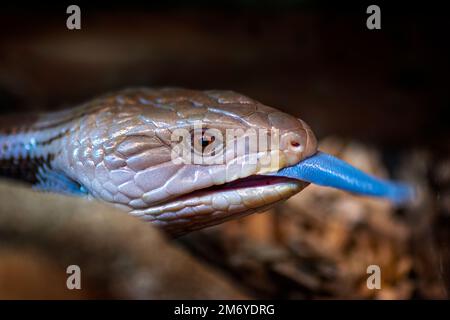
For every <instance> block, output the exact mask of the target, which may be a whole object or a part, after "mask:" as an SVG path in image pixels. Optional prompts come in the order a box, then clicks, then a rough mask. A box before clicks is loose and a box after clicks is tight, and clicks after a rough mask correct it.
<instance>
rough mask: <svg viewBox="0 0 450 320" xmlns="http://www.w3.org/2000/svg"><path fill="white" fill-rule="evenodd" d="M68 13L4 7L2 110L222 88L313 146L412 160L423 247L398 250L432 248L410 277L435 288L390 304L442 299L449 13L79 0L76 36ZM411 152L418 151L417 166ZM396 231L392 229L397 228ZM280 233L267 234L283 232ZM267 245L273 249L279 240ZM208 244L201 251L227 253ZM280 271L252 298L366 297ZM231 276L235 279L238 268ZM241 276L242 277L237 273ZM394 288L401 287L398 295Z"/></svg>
mask: <svg viewBox="0 0 450 320" xmlns="http://www.w3.org/2000/svg"><path fill="white" fill-rule="evenodd" d="M70 4H72V3H67V4H65V3H58V4H52V5H50V4H42V3H40V4H36V3H34V4H28V5H26V6H25V5H23V6H22V5H21V4H2V9H1V11H0V106H1V112H2V113H14V112H25V111H27V112H28V111H29V112H36V111H42V110H54V109H59V108H64V107H69V106H73V105H75V104H77V103H81V102H83V101H86V100H89V99H91V98H92V97H94V96H95V95H98V94H102V93H105V92H108V91H112V90H115V89H120V88H123V87H130V86H158V87H159V86H180V87H188V88H192V89H202V90H203V89H229V90H235V91H238V92H240V93H243V94H246V95H248V96H250V97H252V98H255V99H257V100H259V101H261V102H263V103H264V104H267V105H270V106H274V107H277V108H279V109H282V110H284V111H286V112H288V113H290V114H293V115H296V116H298V117H301V118H302V119H303V120H305V121H306V122H308V123H309V124H310V125H311V127H312V128H313V130H314V131H315V133H316V135H317V136H318V138H319V139H325V138H327V137H329V136H333V137H338V139H340V140H339V141H340V143H341V145H345V144H347V143H348V141H358V143H362V144H363V145H368V146H370V147H374V148H376V150H377V152H378V154H379V156H380V157H381V159H382V162H381V164H382V166H384V167H386V168H387V170H388V172H390V173H393V172H396V170H397V169H398V161H397V160H396V159H399V158H402V159H405V158H406V159H411V160H410V161H409V162H411V163H412V162H414V164H415V165H416V166H415V167H414V168H415V169H414V168H413V169H411V170H413V171H414V170H416V171H417V170H419V171H420V170H421V171H420V172H421V177H422V180H421V181H422V182H423V184H424V185H426V188H427V192H428V199H431V200H429V201H428V202H427V203H426V205H425V208H426V209H423V208H424V207H421V208H422V209H423V212H427V217H428V218H427V220H426V221H427V223H428V224H427V226H430V229H427V230H428V231H427V232H426V234H427V235H428V236H429V237H430V239H431V240H429V241H431V242H427V241H428V240H427V241H421V239H423V238H421V237H422V236H423V232H421V231H420V232H419V233H418V235H416V236H415V237H414V236H411V237H409V236H408V237H406V236H405V237H406V238H407V240H405V241H406V243H407V249H404V248H403V245H404V244H403V242H402V244H401V246H400V247H401V248H402V249H398V250H400V251H399V252H400V253H399V255H400V256H401V255H402V254H403V253H404V252H407V253H408V254H412V253H411V252H414V250H412V249H411V248H417V245H418V243H420V242H422V243H426V246H425V247H424V248H422V249H420V250H419V249H418V251H420V253H419V254H418V255H419V256H420V257H419V258H417V255H416V256H415V258H414V254H412V255H413V260H414V259H416V260H417V259H419V260H420V261H421V262H420V263H423V261H425V262H426V261H428V262H429V264H430V265H426V263H428V262H426V263H425V265H421V266H420V267H417V265H415V264H414V263H413V264H412V266H411V268H410V269H408V271H407V272H406V275H405V277H406V278H408V279H409V280H411V279H414V280H411V281H416V280H417V279H422V277H426V276H429V277H430V279H431V280H429V279H427V280H424V281H425V283H426V284H427V285H428V284H430V283H431V284H432V285H430V286H428V287H427V285H416V284H414V285H411V287H408V288H410V289H408V290H409V291H408V290H407V291H405V290H406V289H402V290H403V291H402V292H407V293H399V294H397V295H396V294H393V295H388V296H387V298H389V297H393V298H402V297H403V298H411V297H422V298H423V297H444V296H445V294H444V293H443V292H444V291H443V290H444V289H442V288H443V287H446V286H448V283H450V282H448V281H447V280H445V279H447V278H445V277H446V275H445V272H446V270H447V269H448V268H449V265H450V263H449V262H450V258H449V257H450V254H448V253H449V252H450V251H449V245H448V244H449V243H450V240H449V232H448V228H449V227H450V224H449V220H450V148H449V147H450V126H449V120H450V118H449V112H448V111H449V109H450V90H449V83H450V81H449V71H450V68H449V57H450V50H449V41H448V38H449V34H450V33H449V31H450V29H449V24H450V21H449V19H448V17H447V16H446V13H447V12H448V11H447V10H446V8H445V7H443V5H437V4H436V3H428V2H427V3H426V4H425V3H415V2H407V1H400V2H396V3H395V4H394V3H387V2H384V1H382V2H380V1H374V2H373V3H372V2H365V1H362V2H358V3H356V2H348V3H346V4H340V3H339V4H338V3H333V2H331V1H310V0H305V1H301V0H299V1H296V0H283V1H256V0H235V1H215V2H214V3H213V4H212V3H210V2H207V1H189V2H183V1H167V2H164V3H154V2H148V3H142V2H133V1H131V2H121V3H119V2H117V3H114V2H110V1H108V2H105V3H104V4H100V3H92V2H85V1H78V2H77V3H76V4H78V5H79V6H80V8H81V26H82V28H81V30H74V31H70V30H68V29H67V28H66V19H67V17H68V14H66V8H67V6H68V5H70ZM370 4H378V5H379V6H380V8H381V26H382V29H381V30H368V29H367V28H366V19H367V17H368V14H366V8H367V6H368V5H370ZM341 149H342V148H341ZM341 149H340V150H341ZM418 153H419V154H420V156H416V157H415V158H413V155H417V154H418ZM369 158H370V157H369ZM412 159H415V160H412ZM407 162H408V161H407ZM396 163H397V166H395V164H396ZM417 167H419V168H420V169H417ZM414 172H415V171H414ZM389 212H391V211H389ZM390 214H391V213H390ZM417 214H419V215H420V212H419V213H417V210H416V211H414V212H413V213H411V212H410V213H408V212H406V213H405V212H404V211H401V210H400V211H392V216H393V217H395V218H398V217H400V218H403V219H405V220H404V221H408V223H409V224H407V226H408V228H409V227H410V226H411V225H419V224H420V223H419V224H418V221H422V220H420V219H417V216H416V215H417ZM423 215H424V214H423ZM430 216H431V217H432V218H429V217H430ZM405 217H406V218H407V219H406V218H405ZM408 217H409V218H408ZM411 217H412V218H411ZM389 219H390V218H389ZM408 219H409V220H408ZM289 221H290V220H289ZM422 222H423V221H422ZM264 223H266V225H264ZM302 223H303V222H302ZM308 223H309V224H310V223H311V221H309V222H308ZM383 224H384V222H381V223H380V225H383ZM260 226H261V225H260ZM264 226H265V227H264ZM235 228H238V227H236V226H235ZM261 228H269V229H270V228H273V225H272V222H270V221H269V222H267V221H266V222H263V223H262V227H261ZM392 228H393V229H392V230H391V231H389V232H388V233H390V234H396V233H398V230H397V229H396V227H392ZM244 230H247V229H244ZM277 230H278V229H277ZM277 230H275V231H274V232H275V233H276V232H278V233H279V232H280V231H279V230H278V231H277ZM308 230H310V229H308ZM343 230H347V231H348V227H347V226H346V227H344V229H343ZM430 230H431V231H430ZM247 231H248V230H247ZM216 232H217V231H216ZM343 232H344V231H343ZM226 234H227V233H226V232H225V235H226ZM368 234H370V236H369V238H370V237H371V236H372V237H377V236H378V237H380V234H379V233H376V232H375V234H374V233H370V232H369V233H368ZM381 234H382V236H383V233H381ZM413 234H414V232H413ZM203 236H205V237H206V238H202V233H199V234H198V235H196V236H193V237H191V238H187V239H186V243H187V247H188V248H190V249H191V250H192V251H193V252H196V253H197V254H199V255H200V256H201V255H202V254H201V253H202V252H204V254H203V256H208V254H207V253H205V252H207V250H205V248H203V249H202V248H200V247H201V246H200V247H199V243H213V241H212V240H214V239H215V238H214V236H211V235H208V233H207V232H206V233H205V234H203ZM222 236H223V235H222V234H221V237H222ZM195 237H199V239H196V238H195ZM211 237H213V238H214V239H211ZM223 237H225V236H223ZM225 238H226V237H225ZM225 238H220V239H219V240H217V239H215V241H218V242H220V241H225V240H224V239H225ZM247 238H248V236H247ZM275 238H276V239H278V240H273V241H274V243H277V245H279V243H280V241H281V240H280V237H278V238H277V237H275ZM275 238H274V239H275ZM322 238H323V237H322ZM271 239H272V238H271ZM402 239H403V238H402ZM427 239H428V238H427ZM196 241H197V242H196ZM271 241H272V240H271ZM352 241H356V242H358V241H359V240H358V239H356V240H355V239H352ZM401 241H403V240H401ZM401 241H400V242H401ZM433 241H434V242H433ZM281 242H282V241H281ZM214 243H215V242H214ZM394 243H396V242H395V241H394ZM430 243H435V244H436V245H431V244H430ZM215 245H216V246H215V247H214V246H213V247H207V249H208V250H219V249H220V248H221V250H224V249H223V247H220V245H217V243H215ZM389 246H390V245H388V247H389ZM393 246H394V247H395V248H397V247H396V246H397V245H396V244H394V245H393ZM414 246H416V247H414ZM430 246H431V248H432V249H430V250H431V251H432V252H433V254H434V253H436V252H437V253H436V254H437V255H438V258H436V260H433V259H430V258H429V257H428V256H427V255H426V254H425V255H423V252H422V251H425V252H428V251H430V250H429V248H430ZM202 250H203V251H202ZM233 250H234V249H233ZM343 250H344V249H343ZM361 250H362V251H364V250H365V249H361ZM386 250H387V249H386ZM396 250H397V249H396ZM402 250H403V251H402ZM411 250H412V251H411ZM388 251H389V250H388ZM252 252H254V249H253V251H252ZM265 252H267V250H266V251H265ZM217 259H219V260H220V258H219V257H218V258H216V261H211V260H214V259H209V260H210V262H211V263H213V264H216V265H219V266H221V268H222V269H224V270H226V271H227V270H228V271H230V268H231V269H232V268H233V265H232V264H231V265H230V263H228V264H227V263H226V262H224V261H217ZM296 259H297V260H298V259H300V260H301V259H303V258H302V256H301V257H300V258H298V257H297V258H296ZM207 260H208V259H207ZM256 260H258V259H256ZM297 260H296V261H297ZM394 260H395V259H394ZM258 261H259V260H258ZM302 261H303V260H302ZM302 261H301V262H302ZM395 261H397V260H395ZM253 262H254V261H253ZM297 262H298V261H297ZM316 262H317V261H316ZM258 263H259V262H258ZM393 263H394V262H393ZM395 263H396V262H395ZM420 263H419V265H420ZM302 265H305V264H304V261H303V262H302ZM313 265H316V266H317V263H315V264H313ZM294 269H295V268H294ZM438 269H439V270H440V271H439V270H438ZM241 270H242V268H241ZM258 270H259V269H258ZM264 270H266V269H264ZM275 270H278V269H275ZM283 270H284V276H283V277H284V278H283V279H284V280H283V281H281V282H280V283H281V284H280V287H279V288H276V289H273V288H269V289H267V287H264V286H263V288H261V287H258V285H256V283H258V282H260V283H261V281H262V280H261V279H266V280H267V281H268V282H269V280H270V279H272V280H273V278H271V277H270V275H271V274H272V273H273V272H274V271H273V270H272V269H270V270H269V271H267V270H266V271H264V272H267V274H266V273H265V277H266V278H264V277H263V278H256V280H254V282H253V284H252V283H249V284H248V283H247V284H245V285H244V286H247V287H249V288H251V289H249V290H250V291H251V292H256V295H255V296H256V297H291V298H292V297H294V298H295V297H319V296H322V295H325V296H327V297H330V296H331V297H359V298H361V297H373V296H371V295H370V294H367V295H364V294H362V293H361V294H356V293H355V292H354V291H352V290H348V291H346V292H347V293H346V294H343V293H342V292H343V291H342V290H341V291H339V290H340V289H336V291H333V290H332V289H329V288H328V289H323V288H321V287H320V286H319V287H320V288H321V289H317V290H316V289H315V287H314V288H312V289H311V288H309V287H308V284H305V283H303V282H304V281H303V282H302V280H301V279H303V278H301V277H300V278H301V279H300V280H298V278H295V275H297V274H295V272H294V276H292V272H291V271H292V270H291V271H289V270H290V269H289V267H288V272H287V275H286V272H285V269H282V271H283ZM429 270H433V271H429ZM275 272H279V271H275ZM289 272H291V273H289ZM308 272H309V271H308ZM308 272H306V274H308ZM311 272H312V273H314V272H315V271H311ZM230 273H231V274H234V275H235V276H236V274H239V272H236V270H234V271H230ZM304 274H305V273H303V276H304ZM424 274H425V276H424ZM310 276H311V274H310ZM239 277H240V279H241V280H242V277H243V276H242V274H241V276H239V275H237V278H238V279H239ZM292 277H294V280H292V279H291V278H292ZM330 277H333V276H330ZM286 278H288V279H291V280H289V281H293V282H295V281H297V282H300V284H301V285H299V286H298V287H295V285H288V287H289V288H291V289H292V287H295V288H296V289H295V290H297V291H295V290H294V293H293V294H292V295H288V294H286V292H287V291H286V290H287V289H286V287H285V286H284V284H285V282H286V281H288V280H286ZM344 278H345V277H344ZM344 278H343V279H344ZM394 278H395V277H394ZM295 279H296V280H295ZM409 280H408V281H409ZM428 280H429V281H428ZM289 281H288V282H289ZM320 281H321V280H320ZM320 281H319V283H321V282H320ZM433 281H434V282H433ZM344 282H345V281H344ZM289 283H290V282H289ZM398 283H399V281H397V279H396V278H395V279H394V280H393V284H392V286H393V288H394V289H395V290H396V289H398V286H396V285H397V284H398ZM414 283H415V282H414ZM436 283H437V284H436ZM305 287H308V290H305ZM299 288H300V289H299ZM402 288H403V287H402ZM430 288H431V289H430ZM272 289H273V290H272ZM394 289H393V290H394ZM252 290H253V291H252ZM271 290H272V291H271ZM283 290H284V291H283ZM327 290H328V291H327ZM395 290H394V291H395ZM317 292H319V293H317ZM324 292H326V294H324ZM330 292H331V293H330ZM336 292H340V294H337V293H336ZM381 298H386V296H383V297H381Z"/></svg>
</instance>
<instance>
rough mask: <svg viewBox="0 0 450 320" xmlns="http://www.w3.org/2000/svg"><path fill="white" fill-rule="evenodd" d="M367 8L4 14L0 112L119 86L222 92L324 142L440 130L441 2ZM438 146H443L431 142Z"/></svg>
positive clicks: (320, 4)
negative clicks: (282, 116)
mask: <svg viewBox="0 0 450 320" xmlns="http://www.w3.org/2000/svg"><path fill="white" fill-rule="evenodd" d="M368 4H371V3H369V2H367V3H365V2H361V3H355V2H354V3H353V4H352V3H351V2H350V3H347V4H346V5H343V4H332V2H326V1H294V0H284V1H272V2H271V1H250V0H242V1H230V2H228V1H222V2H221V1H219V2H214V5H212V4H210V3H208V2H206V1H191V2H183V1H168V2H164V4H163V3H153V2H151V1H150V2H148V3H147V4H145V3H140V2H134V3H133V2H130V3H128V2H127V3H118V2H117V3H114V2H108V3H107V4H99V3H96V4H93V3H90V2H79V5H80V7H81V16H82V29H81V30H79V31H70V30H68V29H67V28H66V19H67V17H68V14H66V13H65V12H66V8H67V6H68V4H67V5H66V4H61V3H59V4H55V5H49V4H34V5H30V4H28V5H27V6H25V5H24V6H23V7H18V6H17V5H16V6H14V5H9V7H5V8H3V9H2V10H1V13H0V37H1V38H0V102H1V107H2V110H3V111H4V112H7V111H10V112H14V111H17V110H24V109H26V110H36V109H39V110H40V109H53V108H60V107H62V106H68V105H73V104H75V103H77V102H81V101H84V100H87V99H90V98H91V97H92V96H93V95H96V94H101V93H104V92H105V91H111V90H114V89H119V88H123V87H127V86H136V85H144V86H183V87H189V88H195V89H211V88H215V89H232V90H236V91H238V92H241V93H244V94H247V95H249V96H251V97H253V98H255V99H259V100H260V101H262V102H263V103H266V104H268V105H271V106H275V107H278V108H280V109H284V110H286V111H288V112H290V113H292V114H294V115H298V116H301V117H302V118H303V119H305V120H306V121H307V122H308V123H310V125H311V126H312V127H313V128H314V130H315V132H316V133H317V134H318V135H319V137H320V136H325V135H328V134H338V135H345V136H348V137H357V138H359V139H363V140H367V141H371V142H379V143H382V144H385V145H391V146H394V147H401V146H405V145H408V144H412V145H417V144H418V143H421V144H422V143H430V142H435V141H436V139H437V137H441V136H442V135H443V134H447V132H448V130H447V127H448V121H447V119H448V117H446V115H447V113H446V109H448V108H449V107H450V98H449V92H448V84H449V81H448V71H449V70H450V68H449V59H448V57H449V53H450V52H449V49H448V47H449V46H448V40H447V38H448V31H449V28H448V24H449V22H448V18H447V17H446V16H445V11H444V10H443V9H442V8H441V7H436V6H433V5H431V4H429V5H427V6H425V5H421V4H415V3H414V2H399V3H398V4H397V5H393V4H385V3H383V2H382V3H380V6H381V13H382V29H381V30H368V29H367V28H366V19H367V17H368V14H366V8H367V5H368ZM436 144H438V145H439V144H440V142H439V143H436Z"/></svg>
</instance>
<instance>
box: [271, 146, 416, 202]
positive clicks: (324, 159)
mask: <svg viewBox="0 0 450 320" xmlns="http://www.w3.org/2000/svg"><path fill="white" fill-rule="evenodd" d="M273 175H276V176H283V177H288V178H293V179H299V180H303V181H307V182H311V183H314V184H317V185H320V186H325V187H333V188H337V189H341V190H346V191H349V192H353V193H357V194H362V195H369V196H375V197H383V198H387V199H389V200H391V201H392V202H394V203H396V204H403V203H406V202H408V201H411V200H412V199H413V198H414V195H415V193H414V189H413V188H412V187H411V186H409V185H407V184H404V183H400V182H394V181H386V180H382V179H379V178H376V177H373V176H371V175H368V174H366V173H364V172H362V171H361V170H359V169H356V168H355V167H353V166H351V165H350V164H348V163H346V162H344V161H342V160H340V159H338V158H336V157H333V156H331V155H329V154H326V153H323V152H317V153H316V154H315V155H313V156H311V157H309V158H307V159H305V160H303V161H301V162H299V163H297V164H296V165H295V166H291V167H287V168H283V169H281V170H280V171H278V172H277V173H274V174H273Z"/></svg>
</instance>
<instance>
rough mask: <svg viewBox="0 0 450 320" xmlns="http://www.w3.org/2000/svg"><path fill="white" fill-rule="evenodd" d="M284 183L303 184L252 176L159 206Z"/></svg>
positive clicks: (265, 176) (272, 177)
mask: <svg viewBox="0 0 450 320" xmlns="http://www.w3.org/2000/svg"><path fill="white" fill-rule="evenodd" d="M283 183H302V181H300V180H298V179H292V178H288V177H282V176H281V177H278V176H268V175H251V176H248V177H245V178H239V179H236V180H233V181H230V182H227V183H224V184H221V185H214V186H210V187H207V188H203V189H198V190H195V191H192V192H190V193H187V194H184V195H181V196H179V197H176V198H172V199H170V200H168V201H167V202H164V203H160V204H158V205H164V204H166V203H170V202H174V201H182V200H184V199H188V198H194V197H200V196H204V195H206V194H211V193H219V192H226V191H232V190H238V189H247V188H257V187H270V186H275V185H278V184H283Z"/></svg>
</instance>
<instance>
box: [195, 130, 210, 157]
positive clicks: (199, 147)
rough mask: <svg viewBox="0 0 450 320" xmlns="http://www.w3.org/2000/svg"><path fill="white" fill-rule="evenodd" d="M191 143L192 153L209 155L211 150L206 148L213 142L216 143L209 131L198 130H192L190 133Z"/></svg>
mask: <svg viewBox="0 0 450 320" xmlns="http://www.w3.org/2000/svg"><path fill="white" fill-rule="evenodd" d="M191 141H192V147H193V150H194V152H196V153H200V154H209V153H211V152H212V150H209V149H212V148H208V147H209V146H211V145H212V144H213V142H214V141H216V137H215V136H214V135H212V134H211V133H210V132H209V130H208V129H207V128H206V129H201V130H200V129H199V130H193V131H192V132H191Z"/></svg>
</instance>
